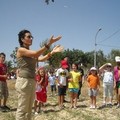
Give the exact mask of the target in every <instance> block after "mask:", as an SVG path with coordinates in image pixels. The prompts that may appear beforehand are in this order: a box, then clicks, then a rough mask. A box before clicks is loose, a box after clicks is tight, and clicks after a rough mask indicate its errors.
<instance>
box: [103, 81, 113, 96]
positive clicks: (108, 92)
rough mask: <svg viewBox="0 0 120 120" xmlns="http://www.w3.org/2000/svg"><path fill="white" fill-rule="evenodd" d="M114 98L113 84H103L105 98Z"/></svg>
mask: <svg viewBox="0 0 120 120" xmlns="http://www.w3.org/2000/svg"><path fill="white" fill-rule="evenodd" d="M108 96H109V97H111V98H112V97H113V84H105V83H104V84H103V97H108Z"/></svg>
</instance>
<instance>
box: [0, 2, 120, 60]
mask: <svg viewBox="0 0 120 120" xmlns="http://www.w3.org/2000/svg"><path fill="white" fill-rule="evenodd" d="M44 1H45V0H0V52H4V53H6V55H7V60H10V54H11V53H12V51H13V50H14V49H15V47H19V43H18V33H19V32H20V31H21V30H23V29H27V30H29V31H31V33H32V35H33V37H34V39H33V44H32V46H31V49H33V50H37V49H39V48H40V43H41V42H42V41H44V40H46V39H47V38H50V37H51V36H52V35H54V36H55V37H56V36H58V35H62V39H61V40H60V41H58V42H56V43H55V44H54V45H57V44H60V45H62V46H64V49H70V50H72V49H79V50H82V51H83V52H91V51H93V50H94V49H95V41H96V44H97V46H96V50H102V51H103V52H104V54H106V55H107V54H109V53H110V51H111V50H112V49H119V48H120V44H119V43H120V42H119V41H120V13H119V12H120V0H54V1H55V2H54V3H53V2H50V4H49V5H47V4H46V3H45V2H44ZM99 29H101V30H100V31H99Z"/></svg>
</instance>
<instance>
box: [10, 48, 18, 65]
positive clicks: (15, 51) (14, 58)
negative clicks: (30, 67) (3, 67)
mask: <svg viewBox="0 0 120 120" xmlns="http://www.w3.org/2000/svg"><path fill="white" fill-rule="evenodd" d="M17 50H18V47H15V50H13V52H12V54H11V55H10V57H11V58H12V59H13V64H14V67H16V63H17V61H16V53H17Z"/></svg>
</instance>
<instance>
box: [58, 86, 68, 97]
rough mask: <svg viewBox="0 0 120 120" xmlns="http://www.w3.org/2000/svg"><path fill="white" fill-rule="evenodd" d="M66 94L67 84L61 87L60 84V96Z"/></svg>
mask: <svg viewBox="0 0 120 120" xmlns="http://www.w3.org/2000/svg"><path fill="white" fill-rule="evenodd" d="M65 94H66V86H63V87H60V86H58V96H60V95H65Z"/></svg>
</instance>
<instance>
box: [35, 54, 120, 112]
mask: <svg viewBox="0 0 120 120" xmlns="http://www.w3.org/2000/svg"><path fill="white" fill-rule="evenodd" d="M116 63H117V67H115V68H114V69H113V66H112V64H111V63H106V64H104V65H102V66H101V67H100V68H99V69H96V68H95V67H91V68H90V70H89V74H88V75H87V77H86V81H87V84H88V95H89V97H90V109H94V108H96V107H97V105H96V97H97V95H98V92H99V89H100V79H101V80H103V104H102V107H105V106H112V105H113V103H112V100H113V90H114V88H116V94H117V100H118V101H117V108H119V107H120V102H119V101H120V97H119V96H120V95H119V89H120V81H119V80H120V79H119V78H120V71H119V65H120V57H119V58H118V56H117V57H116ZM67 69H68V64H67V62H66V61H65V60H62V61H61V67H60V68H59V69H58V70H57V71H56V74H54V72H50V74H49V75H48V74H46V73H45V69H44V68H40V69H39V75H40V76H41V77H38V76H37V77H36V80H37V84H36V100H35V104H34V105H35V111H36V112H37V113H38V112H39V110H37V109H36V108H37V101H39V102H38V103H39V107H40V106H43V105H44V104H43V103H44V102H46V100H47V85H48V82H49V83H50V86H51V95H53V91H55V94H57V95H58V105H59V108H60V109H63V108H64V107H65V106H64V98H65V95H66V89H67V90H68V91H69V93H70V103H71V106H70V108H74V109H76V108H77V98H78V92H79V89H80V84H79V83H80V82H81V81H82V75H81V72H80V71H79V70H78V65H77V64H76V63H73V64H72V66H71V70H70V71H68V70H67ZM115 69H117V70H115ZM43 73H44V74H43ZM114 76H115V77H116V79H115V77H114ZM114 79H115V80H114ZM56 83H57V86H58V89H56ZM56 90H57V91H56Z"/></svg>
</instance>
